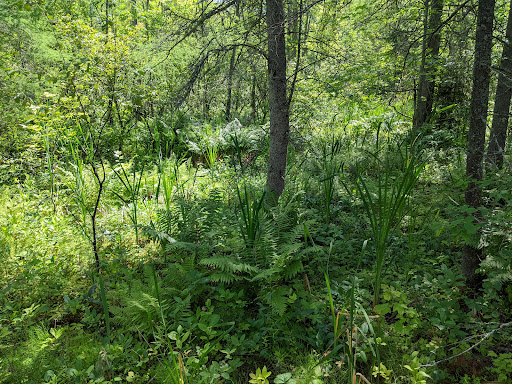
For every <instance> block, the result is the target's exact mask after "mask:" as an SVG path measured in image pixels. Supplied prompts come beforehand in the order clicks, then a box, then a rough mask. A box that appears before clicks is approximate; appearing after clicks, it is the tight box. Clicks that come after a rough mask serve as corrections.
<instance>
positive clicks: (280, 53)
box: [266, 0, 290, 205]
mask: <svg viewBox="0 0 512 384" xmlns="http://www.w3.org/2000/svg"><path fill="white" fill-rule="evenodd" d="M266 4H267V10H266V11H267V29H268V79H269V80H268V81H269V96H268V97H269V99H268V103H269V107H270V149H269V159H268V170H267V190H268V191H267V193H268V195H267V203H268V204H269V205H275V204H277V200H278V199H279V196H281V194H282V193H283V190H284V184H285V176H286V157H287V152H288V141H289V137H290V122H289V117H290V116H289V104H288V100H287V98H286V49H285V33H284V28H285V15H284V7H283V0H267V2H266Z"/></svg>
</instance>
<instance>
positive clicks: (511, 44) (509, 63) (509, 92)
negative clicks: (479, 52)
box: [486, 1, 512, 168]
mask: <svg viewBox="0 0 512 384" xmlns="http://www.w3.org/2000/svg"><path fill="white" fill-rule="evenodd" d="M511 97H512V1H511V2H510V10H509V13H508V21H507V30H506V33H505V41H504V42H503V52H502V55H501V64H500V69H499V75H498V85H497V87H496V98H495V102H494V111H493V119H492V127H491V135H490V137H489V146H488V147H487V156H486V167H487V168H491V166H493V165H494V166H496V167H498V168H501V167H502V166H503V154H504V151H505V143H506V140H507V128H508V117H509V110H510V99H511Z"/></svg>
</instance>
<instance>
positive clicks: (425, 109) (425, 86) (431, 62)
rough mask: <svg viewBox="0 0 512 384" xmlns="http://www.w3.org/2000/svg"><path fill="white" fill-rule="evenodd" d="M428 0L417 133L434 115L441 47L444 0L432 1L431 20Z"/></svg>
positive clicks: (419, 85)
mask: <svg viewBox="0 0 512 384" xmlns="http://www.w3.org/2000/svg"><path fill="white" fill-rule="evenodd" d="M428 13H429V8H428V0H427V1H426V2H425V16H424V36H423V49H422V53H421V69H420V79H419V84H418V96H417V102H416V108H415V110H414V117H413V129H414V130H415V131H417V130H418V129H419V128H421V126H422V125H423V124H425V123H426V122H427V121H428V119H429V118H430V115H431V114H432V105H433V104H434V88H435V69H436V66H437V65H436V64H437V63H436V62H437V61H438V57H437V56H438V55H439V47H440V45H441V16H442V14H443V0H432V3H431V12H430V18H429V17H428Z"/></svg>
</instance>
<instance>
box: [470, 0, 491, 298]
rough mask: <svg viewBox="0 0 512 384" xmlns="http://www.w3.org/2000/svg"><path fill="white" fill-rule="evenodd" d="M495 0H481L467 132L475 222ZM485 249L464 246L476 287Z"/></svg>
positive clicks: (478, 213)
mask: <svg viewBox="0 0 512 384" xmlns="http://www.w3.org/2000/svg"><path fill="white" fill-rule="evenodd" d="M494 5H495V0H479V1H478V15H477V27H476V38H475V62H474V67H473V91H472V94H471V117H470V119H471V120H470V123H469V132H468V148H467V159H466V176H467V178H468V179H469V184H468V187H467V189H466V191H465V202H466V204H467V205H468V206H469V207H472V208H475V209H476V212H475V213H474V216H475V224H479V223H480V222H481V221H482V220H483V217H482V214H481V211H480V209H479V208H480V206H481V205H482V191H481V189H480V185H479V184H480V181H481V180H482V175H483V158H484V150H485V148H484V147H485V131H486V128H487V107H488V103H489V83H490V79H491V50H492V31H493V18H494ZM482 256H483V252H482V249H481V248H478V244H472V245H469V244H467V245H465V246H464V250H463V253H462V273H463V275H464V277H465V278H466V284H467V285H468V286H469V287H471V288H473V289H477V288H479V287H480V286H481V283H482V280H483V278H482V276H481V275H477V274H476V270H477V269H478V267H479V266H480V260H481V259H482Z"/></svg>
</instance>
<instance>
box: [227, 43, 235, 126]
mask: <svg viewBox="0 0 512 384" xmlns="http://www.w3.org/2000/svg"><path fill="white" fill-rule="evenodd" d="M235 58H236V47H235V48H233V51H232V52H231V60H230V61H229V72H228V95H227V99H226V121H229V120H230V119H231V94H232V92H233V74H234V73H235Z"/></svg>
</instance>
